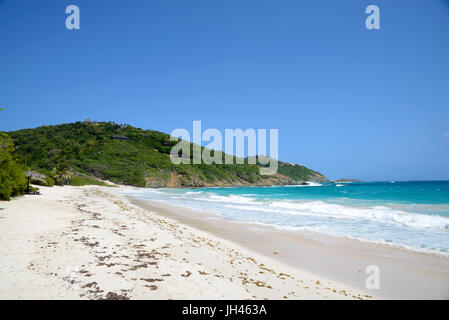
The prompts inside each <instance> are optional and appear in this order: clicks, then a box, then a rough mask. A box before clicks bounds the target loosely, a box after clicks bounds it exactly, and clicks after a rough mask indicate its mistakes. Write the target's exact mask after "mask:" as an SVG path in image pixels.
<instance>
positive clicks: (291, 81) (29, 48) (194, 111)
mask: <svg viewBox="0 0 449 320" xmlns="http://www.w3.org/2000/svg"><path fill="white" fill-rule="evenodd" d="M69 4H76V5H78V6H79V8H80V10H81V29H80V30H75V31H69V30H67V29H66V28H65V19H66V16H67V15H66V14H65V8H66V6H67V5H69ZM370 4H375V5H377V6H379V8H380V11H381V12H380V14H381V29H380V30H367V29H366V28H365V19H366V17H367V15H366V14H365V8H366V7H367V6H368V5H370ZM0 107H3V108H5V111H2V112H1V113H0V130H4V131H10V130H16V129H21V128H31V127H36V126H40V125H46V124H58V123H66V122H75V121H80V120H84V119H85V118H91V119H92V120H97V121H103V120H104V121H109V120H111V121H115V122H118V123H129V124H132V125H134V126H137V127H141V128H144V129H155V130H160V131H164V132H167V133H169V132H171V131H172V130H173V129H175V128H187V129H189V130H191V128H192V121H193V120H201V121H202V123H203V128H218V129H220V130H224V129H225V128H243V129H246V128H267V129H269V128H278V129H279V157H280V159H282V160H286V161H291V162H296V163H301V164H304V165H306V166H308V167H311V168H313V169H315V170H318V171H320V172H322V173H324V174H325V175H326V176H328V177H329V178H332V179H333V178H340V177H349V178H361V179H365V180H413V179H449V165H448V163H449V1H446V0H427V1H424V0H407V1H405V0H404V1H402V0H395V1H391V0H388V1H380V0H370V1H363V0H362V1H361V0H345V1H334V0H328V1H318V0H315V1H299V0H277V1H275V0H269V1H267V0H243V1H242V0H226V1H225V0H190V1H185V0H184V1H183V0H158V1H155V0H149V1H143V0H142V1H136V0H130V1H121V0H120V1H119V0H115V1H100V0H88V1H87V0H71V1H62V0H59V1H54V0H41V1H21V0H0Z"/></svg>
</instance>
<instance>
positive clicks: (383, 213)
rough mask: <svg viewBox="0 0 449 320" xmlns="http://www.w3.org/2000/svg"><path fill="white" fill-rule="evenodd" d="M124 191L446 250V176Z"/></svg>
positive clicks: (287, 225)
mask: <svg viewBox="0 0 449 320" xmlns="http://www.w3.org/2000/svg"><path fill="white" fill-rule="evenodd" d="M126 194H128V195H131V196H134V197H138V198H141V199H148V200H152V201H161V202H165V203H168V204H173V205H179V206H185V207H189V208H191V209H196V210H201V211H205V212H210V213H215V214H218V215H220V216H221V217H222V218H224V219H229V220H234V221H242V222H250V223H254V224H259V225H269V226H273V227H275V228H278V229H281V230H290V231H301V230H310V231H315V232H319V233H324V234H328V235H334V236H344V237H352V238H357V239H361V240H367V241H374V242H383V243H389V244H393V245H400V246H405V247H409V248H412V249H418V250H430V251H434V252H438V253H441V254H449V181H407V182H402V181H397V182H395V181H388V182H364V183H322V184H318V183H312V184H311V185H308V186H284V187H276V186H273V187H241V188H202V189H145V190H138V191H134V190H133V191H127V192H126Z"/></svg>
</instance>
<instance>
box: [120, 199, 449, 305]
mask: <svg viewBox="0 0 449 320" xmlns="http://www.w3.org/2000/svg"><path fill="white" fill-rule="evenodd" d="M124 197H125V198H128V199H129V200H130V201H131V202H132V203H134V204H136V205H139V206H141V207H143V208H146V209H148V210H153V211H154V212H157V213H159V214H161V215H162V216H164V217H170V218H172V219H175V220H177V221H178V222H180V223H183V224H187V225H189V226H192V227H194V228H196V229H200V230H203V231H206V232H209V233H211V234H213V235H215V236H218V237H220V238H225V239H227V240H230V241H232V242H234V243H237V244H239V245H242V246H243V247H246V248H249V249H250V250H252V251H255V252H258V253H260V254H263V255H265V256H267V257H274V258H276V259H277V260H279V261H282V262H283V263H286V264H288V265H290V266H293V267H295V268H299V269H302V270H307V271H309V272H313V273H316V274H317V275H319V276H324V277H328V278H331V279H335V280H337V281H340V282H342V283H346V284H348V285H351V286H353V287H355V288H357V289H358V290H366V289H365V281H366V278H367V277H368V274H365V270H366V268H367V267H368V266H370V265H376V266H378V267H379V270H380V275H381V286H380V287H381V288H380V290H370V292H376V294H377V295H378V296H381V297H383V298H387V299H449V257H448V256H447V255H443V254H439V253H437V252H429V251H420V250H413V249H408V248H406V247H403V246H396V245H390V244H384V243H376V242H370V241H362V240H359V239H352V238H346V237H336V236H329V235H324V234H318V233H316V232H309V231H303V232H298V231H294V232H293V231H291V232H290V231H285V230H279V229H276V228H274V227H270V226H262V225H259V224H251V223H245V222H240V221H231V220H226V219H223V218H221V217H219V216H218V215H215V214H213V213H205V212H202V211H196V210H191V209H189V208H184V207H179V206H174V205H170V204H167V203H163V202H158V201H150V200H143V199H136V198H133V197H132V196H128V195H126V196H124ZM274 252H275V253H276V254H275V255H274V254H273V253H274ZM305 257H307V258H305ZM329 266H332V268H330V267H329Z"/></svg>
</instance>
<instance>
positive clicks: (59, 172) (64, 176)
mask: <svg viewBox="0 0 449 320" xmlns="http://www.w3.org/2000/svg"><path fill="white" fill-rule="evenodd" d="M72 176H73V172H72V169H70V167H69V166H68V165H67V163H65V162H60V163H58V165H57V166H56V168H55V174H54V177H55V179H56V183H57V184H59V185H68V184H69V182H70V178H72Z"/></svg>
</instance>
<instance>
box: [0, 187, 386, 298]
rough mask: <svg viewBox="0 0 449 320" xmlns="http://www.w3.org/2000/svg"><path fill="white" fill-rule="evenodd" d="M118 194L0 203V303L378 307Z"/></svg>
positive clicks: (46, 193)
mask: <svg viewBox="0 0 449 320" xmlns="http://www.w3.org/2000/svg"><path fill="white" fill-rule="evenodd" d="M119 190H120V188H110V187H96V186H92V187H53V188H45V187H41V193H42V195H40V196H24V197H19V198H16V199H13V200H12V201H10V202H0V243H1V246H0V298H1V299H123V298H129V299H372V298H378V297H377V296H376V295H374V294H373V292H372V291H369V292H368V291H367V290H366V291H365V290H360V289H355V288H354V287H351V286H350V285H347V284H344V283H340V282H338V281H334V280H331V279H328V278H326V277H323V276H317V275H315V274H312V273H310V272H306V271H304V270H301V269H299V268H297V267H293V266H291V265H288V264H286V263H284V262H282V261H281V260H280V259H276V253H273V257H270V256H267V255H263V254H261V253H259V252H255V251H252V250H250V249H248V248H244V247H243V246H241V245H238V244H236V243H234V242H232V241H230V240H229V239H222V238H219V237H217V236H215V235H213V234H212V233H210V232H207V231H205V230H199V229H197V228H194V227H192V226H189V225H187V224H183V223H180V222H179V221H176V220H174V219H172V218H171V217H165V216H162V215H161V213H160V212H159V213H157V212H155V211H154V210H145V209H143V208H141V207H139V206H137V205H135V204H133V203H131V202H130V201H128V200H127V199H125V198H124V197H121V196H118V195H116V194H115V193H116V192H117V191H119ZM155 210H157V209H155Z"/></svg>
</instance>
